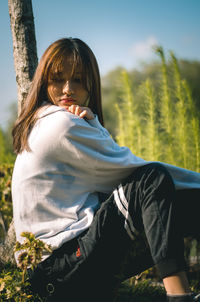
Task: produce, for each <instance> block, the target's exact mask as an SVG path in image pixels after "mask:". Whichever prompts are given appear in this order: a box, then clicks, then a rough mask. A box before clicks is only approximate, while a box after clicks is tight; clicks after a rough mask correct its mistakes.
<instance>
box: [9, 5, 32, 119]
mask: <svg viewBox="0 0 200 302" xmlns="http://www.w3.org/2000/svg"><path fill="white" fill-rule="evenodd" d="M8 6H9V15H10V26H11V31H12V38H13V56H14V65H15V72H16V81H17V88H18V113H19V112H20V111H21V106H22V104H23V102H24V100H25V98H26V96H27V93H28V90H29V87H30V83H31V80H32V77H33V74H34V72H35V69H36V67H37V64H38V59H37V48H36V38H35V26H34V17H33V9H32V2H31V0H8Z"/></svg>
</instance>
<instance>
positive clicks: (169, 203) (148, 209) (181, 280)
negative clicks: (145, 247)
mask: <svg viewBox="0 0 200 302" xmlns="http://www.w3.org/2000/svg"><path fill="white" fill-rule="evenodd" d="M131 183H132V184H134V186H133V187H132V188H131V189H130V187H131V185H130V184H131ZM120 190H121V191H120ZM118 191H119V195H120V192H121V196H122V199H123V195H124V197H125V196H128V195H129V200H130V201H133V200H134V202H129V209H128V212H129V213H130V215H132V221H133V224H134V226H135V228H136V229H137V230H140V229H141V226H142V225H143V226H144V230H145V233H146V236H147V240H148V243H149V246H150V249H151V254H152V257H153V260H154V263H155V264H156V266H157V268H158V271H159V272H160V275H161V277H162V278H163V282H164V286H165V288H166V291H167V294H175V295H182V294H187V293H188V292H189V291H190V290H189V284H188V280H187V276H186V273H185V272H184V271H183V270H184V268H185V263H184V254H183V252H184V249H183V240H182V238H181V235H180V232H179V228H177V224H176V221H175V218H176V217H175V208H174V203H173V201H174V199H175V189H174V186H173V182H172V180H171V177H170V175H169V174H168V172H167V171H165V169H163V167H161V166H160V165H155V164H153V165H148V166H146V167H142V168H140V169H139V173H138V174H137V177H136V178H135V177H134V179H132V178H131V177H130V178H129V181H128V183H127V184H126V185H124V186H123V191H122V188H121V189H120V188H119V190H118ZM126 216H127V214H126ZM188 297H189V296H187V299H188ZM184 299H185V296H184ZM189 299H190V297H189ZM180 301H181V300H180ZM183 301H185V300H183ZM188 301H189V300H188Z"/></svg>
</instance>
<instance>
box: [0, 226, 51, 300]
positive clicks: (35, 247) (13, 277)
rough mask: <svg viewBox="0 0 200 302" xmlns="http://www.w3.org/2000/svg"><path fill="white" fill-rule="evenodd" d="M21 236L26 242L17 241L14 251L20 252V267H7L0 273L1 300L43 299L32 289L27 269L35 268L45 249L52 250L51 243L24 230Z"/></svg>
mask: <svg viewBox="0 0 200 302" xmlns="http://www.w3.org/2000/svg"><path fill="white" fill-rule="evenodd" d="M21 236H22V237H23V238H24V242H23V243H20V242H18V241H17V242H16V245H15V248H14V251H15V252H18V268H15V269H13V267H9V270H8V271H6V270H5V269H4V270H3V272H2V273H1V274H0V293H1V297H0V302H1V301H2V302H3V301H6V300H9V301H13V302H26V301H30V302H33V301H41V299H39V298H38V297H37V296H36V295H33V293H32V292H31V290H30V284H29V282H28V278H27V277H28V276H27V270H28V268H30V269H34V268H35V267H36V266H37V264H38V263H40V262H41V259H42V254H43V251H48V252H49V253H51V252H52V249H51V247H50V246H49V245H47V244H45V243H44V242H43V241H41V240H39V239H36V238H35V236H34V235H33V234H32V233H29V232H23V233H22V234H21Z"/></svg>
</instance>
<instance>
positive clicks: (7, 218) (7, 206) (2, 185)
mask: <svg viewBox="0 0 200 302" xmlns="http://www.w3.org/2000/svg"><path fill="white" fill-rule="evenodd" d="M12 170H13V165H12V164H6V163H5V164H0V241H3V239H4V237H5V234H6V232H7V230H8V227H9V225H10V222H11V220H12V216H13V213H12V198H11V177H12Z"/></svg>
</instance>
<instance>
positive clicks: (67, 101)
mask: <svg viewBox="0 0 200 302" xmlns="http://www.w3.org/2000/svg"><path fill="white" fill-rule="evenodd" d="M75 102H76V100H75V99H73V98H63V99H61V100H60V103H61V104H65V105H72V104H74V103H75Z"/></svg>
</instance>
